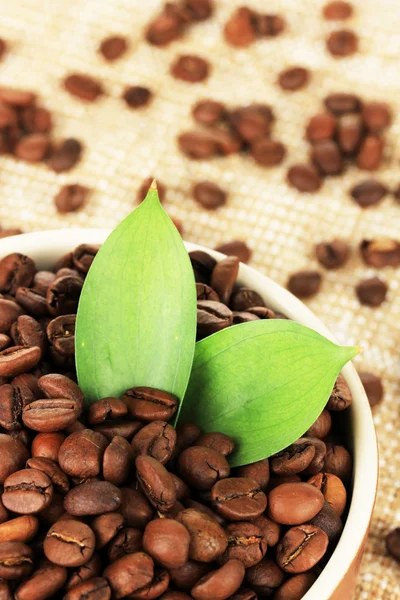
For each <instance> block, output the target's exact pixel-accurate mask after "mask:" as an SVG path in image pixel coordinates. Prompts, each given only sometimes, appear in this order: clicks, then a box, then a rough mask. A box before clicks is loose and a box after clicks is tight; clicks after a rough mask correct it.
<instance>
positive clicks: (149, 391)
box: [122, 387, 179, 423]
mask: <svg viewBox="0 0 400 600" xmlns="http://www.w3.org/2000/svg"><path fill="white" fill-rule="evenodd" d="M122 400H123V402H124V403H125V404H126V406H127V407H128V411H129V413H130V414H131V416H132V417H134V418H135V419H138V420H139V421H144V422H145V423H149V422H151V421H169V419H171V417H172V416H173V415H174V414H175V412H176V410H177V408H178V403H179V401H178V398H177V397H176V396H174V395H173V394H170V393H168V392H163V391H162V390H157V389H155V388H149V387H134V388H131V389H129V390H127V391H126V392H125V394H124V395H123V396H122Z"/></svg>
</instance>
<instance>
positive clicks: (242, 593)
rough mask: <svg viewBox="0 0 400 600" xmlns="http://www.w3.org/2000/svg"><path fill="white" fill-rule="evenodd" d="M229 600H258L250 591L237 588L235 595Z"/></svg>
mask: <svg viewBox="0 0 400 600" xmlns="http://www.w3.org/2000/svg"><path fill="white" fill-rule="evenodd" d="M231 600H258V596H257V594H256V593H255V592H253V591H251V590H248V589H245V588H239V589H238V591H237V592H236V594H233V596H231Z"/></svg>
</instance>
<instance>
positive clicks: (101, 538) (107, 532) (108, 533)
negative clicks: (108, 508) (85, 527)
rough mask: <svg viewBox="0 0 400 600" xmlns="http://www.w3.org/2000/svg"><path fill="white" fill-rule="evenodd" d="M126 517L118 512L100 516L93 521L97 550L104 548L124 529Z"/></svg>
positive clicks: (92, 526)
mask: <svg viewBox="0 0 400 600" xmlns="http://www.w3.org/2000/svg"><path fill="white" fill-rule="evenodd" d="M123 523H124V517H123V516H122V515H121V514H120V513H117V512H111V513H107V514H105V515H100V516H98V517H96V518H94V519H93V521H92V522H91V524H90V526H91V528H92V529H93V531H94V535H95V536H96V550H100V549H101V548H104V546H105V545H106V544H108V542H109V541H111V540H112V539H113V537H114V536H116V535H117V533H118V531H119V530H120V529H122V526H123Z"/></svg>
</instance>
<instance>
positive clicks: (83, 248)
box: [57, 244, 100, 278]
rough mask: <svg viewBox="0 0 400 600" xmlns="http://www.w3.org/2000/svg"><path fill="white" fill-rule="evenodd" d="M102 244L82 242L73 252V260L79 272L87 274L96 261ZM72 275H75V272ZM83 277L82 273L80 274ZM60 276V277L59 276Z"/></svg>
mask: <svg viewBox="0 0 400 600" xmlns="http://www.w3.org/2000/svg"><path fill="white" fill-rule="evenodd" d="M99 249H100V246H99V245H97V244H80V245H79V246H77V247H76V248H75V250H74V251H73V253H72V262H73V265H74V267H75V268H76V269H78V271H79V272H81V273H84V274H86V273H87V272H88V271H89V269H90V267H91V266H92V262H93V261H94V259H95V257H96V254H97V252H98V251H99ZM71 275H72V276H75V275H74V274H73V273H72V274H71ZM79 277H81V275H79ZM57 278H58V277H57Z"/></svg>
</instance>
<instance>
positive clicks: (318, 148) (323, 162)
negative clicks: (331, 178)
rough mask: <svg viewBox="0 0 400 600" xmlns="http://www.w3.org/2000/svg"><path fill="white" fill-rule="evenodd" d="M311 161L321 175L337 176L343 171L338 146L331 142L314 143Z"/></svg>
mask: <svg viewBox="0 0 400 600" xmlns="http://www.w3.org/2000/svg"><path fill="white" fill-rule="evenodd" d="M311 160H312V162H313V164H314V166H315V167H316V168H317V169H318V170H319V171H320V172H321V173H322V175H338V174H339V173H341V172H342V170H343V160H342V155H341V153H340V150H339V147H338V145H337V144H336V143H335V142H333V141H332V140H324V141H322V142H315V144H314V145H313V148H312V151H311Z"/></svg>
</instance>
